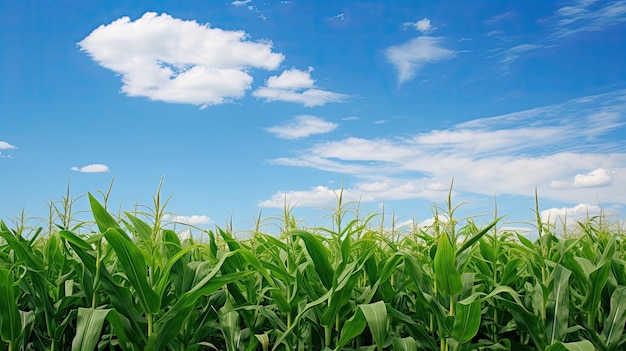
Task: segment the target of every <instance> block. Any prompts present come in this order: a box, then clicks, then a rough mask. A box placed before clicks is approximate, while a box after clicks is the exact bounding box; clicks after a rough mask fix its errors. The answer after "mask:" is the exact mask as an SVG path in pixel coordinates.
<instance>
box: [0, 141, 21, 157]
mask: <svg viewBox="0 0 626 351" xmlns="http://www.w3.org/2000/svg"><path fill="white" fill-rule="evenodd" d="M13 149H17V147H16V146H15V145H12V144H9V143H8V142H6V141H1V140H0V158H14V157H13V155H11V154H6V153H4V154H3V153H2V150H13Z"/></svg>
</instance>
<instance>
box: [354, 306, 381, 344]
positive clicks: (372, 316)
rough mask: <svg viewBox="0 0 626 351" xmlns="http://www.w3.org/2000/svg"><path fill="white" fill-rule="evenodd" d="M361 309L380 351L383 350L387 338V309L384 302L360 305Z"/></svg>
mask: <svg viewBox="0 0 626 351" xmlns="http://www.w3.org/2000/svg"><path fill="white" fill-rule="evenodd" d="M359 308H360V309H361V311H362V312H363V316H365V320H367V326H368V327H369V329H370V332H371V333H372V338H373V339H374V342H375V343H376V349H378V351H380V350H382V349H383V346H384V344H385V338H386V336H387V308H386V307H385V303H384V302H383V301H378V302H374V303H370V304H367V305H359Z"/></svg>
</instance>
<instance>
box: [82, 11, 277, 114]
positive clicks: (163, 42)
mask: <svg viewBox="0 0 626 351" xmlns="http://www.w3.org/2000/svg"><path fill="white" fill-rule="evenodd" d="M78 45H79V47H80V48H81V50H83V51H85V52H86V53H88V54H89V55H90V56H91V57H92V58H93V60H94V61H96V62H97V63H98V64H100V65H101V66H103V67H105V68H107V69H110V70H112V71H114V72H116V73H117V74H119V75H120V76H121V77H122V83H123V85H122V92H124V93H125V94H127V95H128V96H135V97H146V98H148V99H150V100H156V101H164V102H170V103H184V104H193V105H198V106H202V107H206V106H210V105H216V104H222V103H225V102H228V101H231V100H233V99H238V98H241V97H243V96H244V94H245V92H246V91H247V90H249V89H250V88H251V84H252V80H253V79H252V76H251V75H250V73H249V70H251V69H263V70H274V69H276V68H278V66H279V65H280V63H281V62H282V61H283V59H284V56H283V55H282V54H280V53H276V52H273V51H272V43H271V42H269V41H257V42H255V41H251V40H250V38H249V36H248V35H247V34H246V33H245V32H243V31H229V30H223V29H219V28H211V27H210V26H209V25H208V24H200V23H198V22H196V21H186V20H181V19H177V18H173V17H172V16H170V15H168V14H165V13H164V14H161V15H158V14H156V13H153V12H147V13H146V14H144V15H143V16H142V17H141V18H139V19H137V20H135V21H132V20H131V19H130V18H129V17H122V18H119V19H117V20H115V21H113V22H111V23H110V24H107V25H101V26H100V27H98V28H97V29H95V30H94V31H93V32H91V33H90V34H89V35H88V36H87V37H86V38H84V39H83V40H81V41H80V42H79V43H78Z"/></svg>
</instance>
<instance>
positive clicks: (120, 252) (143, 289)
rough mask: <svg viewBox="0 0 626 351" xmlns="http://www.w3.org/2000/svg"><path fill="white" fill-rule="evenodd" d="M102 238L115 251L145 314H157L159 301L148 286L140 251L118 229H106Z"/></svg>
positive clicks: (144, 264) (144, 262) (144, 263)
mask: <svg viewBox="0 0 626 351" xmlns="http://www.w3.org/2000/svg"><path fill="white" fill-rule="evenodd" d="M104 237H105V238H106V239H107V241H108V243H109V244H110V245H111V246H112V247H113V250H115V254H116V255H117V258H118V260H119V261H120V264H121V266H122V270H123V271H124V273H126V277H127V278H128V280H129V281H130V284H131V285H132V286H133V288H134V289H135V291H136V294H137V298H138V299H139V303H140V305H141V306H142V308H143V310H144V312H146V313H158V312H159V310H160V308H161V300H160V299H159V296H158V295H157V293H156V292H155V291H154V290H152V288H151V287H150V285H149V284H148V279H147V277H148V274H147V271H146V261H145V260H144V258H143V254H142V253H141V249H139V247H137V245H135V243H133V242H132V241H131V240H130V239H129V238H128V236H127V235H124V234H122V233H121V230H120V229H116V228H111V229H107V230H106V232H105V233H104Z"/></svg>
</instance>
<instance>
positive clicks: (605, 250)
mask: <svg viewBox="0 0 626 351" xmlns="http://www.w3.org/2000/svg"><path fill="white" fill-rule="evenodd" d="M89 200H90V205H91V212H92V214H93V218H94V219H95V224H94V225H93V231H92V232H91V233H89V234H84V233H85V232H86V229H87V228H90V227H89V223H78V224H76V225H73V224H71V220H70V217H71V215H70V212H71V211H70V207H69V206H65V207H62V208H61V209H60V210H59V209H56V211H55V213H56V214H57V215H56V216H55V218H56V219H55V221H54V222H58V223H52V221H51V223H50V224H51V225H50V228H49V229H48V230H45V231H44V230H35V232H33V233H30V234H29V235H26V234H25V233H24V228H23V227H22V226H20V225H16V228H9V227H8V226H7V225H6V224H5V223H4V222H1V221H0V336H1V341H0V350H69V349H72V350H94V349H98V350H113V349H122V350H209V349H216V350H430V351H436V350H440V351H444V350H475V349H478V350H550V351H552V350H594V349H597V350H624V348H625V345H626V336H625V333H624V326H625V323H626V313H624V310H625V309H626V261H625V253H626V247H625V245H626V243H625V242H624V233H623V232H622V231H621V229H619V228H617V227H616V226H612V225H611V223H608V222H607V221H606V218H604V217H599V218H590V219H588V220H587V221H586V222H584V223H580V224H579V226H578V229H577V230H575V233H570V234H572V235H567V234H568V233H560V234H559V235H556V234H555V230H554V228H552V227H550V226H547V225H544V224H542V223H541V221H540V220H538V223H537V224H538V233H539V236H540V237H539V239H537V240H535V241H530V240H529V239H527V238H526V237H524V236H523V235H519V234H515V233H508V232H503V231H501V230H499V229H498V221H497V220H495V221H493V222H492V223H490V224H488V225H486V226H485V227H483V228H478V227H477V226H476V225H475V223H474V222H472V221H471V220H469V219H464V220H458V219H455V218H454V209H453V208H451V207H450V206H448V208H447V209H446V210H445V211H443V212H447V213H445V214H443V216H444V217H447V218H448V220H446V221H437V222H435V224H434V225H432V226H431V227H429V228H424V229H420V228H416V229H414V230H412V231H408V232H403V233H401V235H398V234H397V233H395V232H393V231H392V232H389V231H387V230H384V229H373V228H372V226H371V225H369V223H368V222H369V221H370V219H371V218H372V217H366V218H359V217H358V215H357V214H355V212H351V211H346V208H345V206H343V205H342V203H341V198H340V199H339V206H338V208H337V210H336V211H335V213H334V214H333V225H332V226H331V228H330V229H328V228H326V229H316V230H304V229H302V228H298V227H297V223H296V222H295V220H294V219H293V218H292V217H291V215H290V214H289V213H288V211H286V212H287V213H286V214H285V218H284V223H283V227H282V228H281V234H280V236H279V237H277V236H275V235H267V234H263V233H261V230H260V228H256V229H254V230H253V231H252V234H251V236H250V238H248V239H245V240H237V239H235V238H234V237H233V235H232V233H231V232H229V231H226V230H223V229H220V228H217V229H216V230H215V231H207V232H205V235H206V236H207V237H208V239H207V240H206V241H204V242H202V243H197V242H194V241H193V240H192V239H185V240H182V241H181V239H180V238H179V236H178V235H177V234H176V232H174V231H172V230H170V229H164V228H163V227H162V222H161V219H162V216H163V211H162V208H160V205H159V203H158V201H157V203H156V205H155V208H154V209H153V211H152V212H151V214H150V215H149V216H146V215H145V214H140V213H137V212H133V213H123V214H122V215H121V216H119V217H114V216H112V215H111V214H110V213H109V212H108V211H107V209H106V208H105V206H104V205H103V204H102V203H104V204H106V201H103V202H102V203H101V202H99V201H97V200H96V199H95V198H94V197H92V196H91V195H89ZM105 200H106V197H105ZM66 205H67V203H66ZM440 214H441V213H440ZM18 224H19V223H18ZM55 228H56V229H55ZM80 233H83V234H80Z"/></svg>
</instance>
